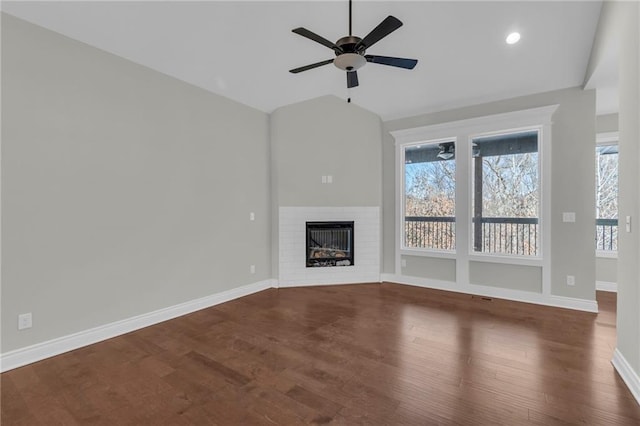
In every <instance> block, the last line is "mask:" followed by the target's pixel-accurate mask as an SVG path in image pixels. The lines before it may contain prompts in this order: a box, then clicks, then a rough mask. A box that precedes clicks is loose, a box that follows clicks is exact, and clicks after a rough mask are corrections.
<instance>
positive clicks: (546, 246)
mask: <svg viewBox="0 0 640 426" xmlns="http://www.w3.org/2000/svg"><path fill="white" fill-rule="evenodd" d="M557 108H558V105H557V104H556V105H549V106H543V107H538V108H532V109H526V110H520V111H513V112H507V113H500V114H494V115H488V116H482V117H475V118H468V119H463V120H458V121H451V122H445V123H439V124H434V125H427V126H422V127H415V128H408V129H399V130H393V131H391V132H390V133H391V135H392V136H393V137H394V139H395V145H396V184H395V188H396V197H395V198H396V200H395V203H396V209H395V212H396V220H395V271H396V274H398V275H402V262H401V260H402V256H404V255H410V256H429V257H446V258H450V259H453V260H455V268H456V282H458V283H463V284H470V283H469V265H470V263H471V262H491V263H502V264H515V265H524V266H539V267H542V294H545V295H548V294H550V292H551V256H550V252H551V235H550V224H551V179H550V176H551V117H552V115H553V114H554V112H555V111H556V110H557ZM522 129H536V130H538V137H539V139H538V168H539V185H540V186H539V188H540V205H539V212H540V213H539V216H540V217H539V235H540V242H539V244H540V246H539V250H538V256H536V257H535V258H534V257H532V256H512V255H511V256H506V255H502V254H500V255H498V254H483V253H476V252H473V251H472V249H473V247H472V245H471V243H470V241H471V240H470V237H471V227H470V224H471V218H472V211H471V196H472V194H471V179H472V173H471V167H470V165H471V158H472V142H471V139H472V138H473V137H477V135H480V134H488V133H492V132H496V133H501V134H502V133H508V132H510V131H514V132H515V131H518V130H522ZM441 139H449V140H455V141H456V210H455V211H456V251H455V253H437V252H434V251H428V250H420V251H416V250H410V251H409V250H404V249H403V248H402V244H401V239H402V238H403V237H404V235H403V234H402V224H403V223H404V220H403V216H402V214H403V209H402V203H403V201H404V197H403V196H401V195H402V194H403V193H404V183H403V174H404V168H403V167H402V161H404V158H403V156H402V149H403V146H405V145H408V144H415V143H417V142H424V141H431V140H441ZM462 239H464V241H462ZM465 247H466V249H465Z"/></svg>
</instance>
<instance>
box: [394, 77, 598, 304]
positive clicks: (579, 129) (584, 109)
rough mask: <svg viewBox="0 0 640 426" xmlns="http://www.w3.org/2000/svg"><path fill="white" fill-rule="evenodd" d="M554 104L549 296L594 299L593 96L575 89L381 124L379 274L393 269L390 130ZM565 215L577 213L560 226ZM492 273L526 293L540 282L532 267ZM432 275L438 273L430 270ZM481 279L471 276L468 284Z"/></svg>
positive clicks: (589, 92) (501, 284)
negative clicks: (570, 279) (568, 277)
mask: <svg viewBox="0 0 640 426" xmlns="http://www.w3.org/2000/svg"><path fill="white" fill-rule="evenodd" d="M553 104H559V107H558V110H557V111H556V113H555V114H554V116H553V125H552V133H553V136H552V137H553V140H552V153H551V156H552V165H551V168H552V170H551V174H552V182H551V186H552V194H551V215H552V221H551V234H552V241H551V292H552V294H555V295H560V296H568V297H575V298H580V299H587V300H595V262H594V250H595V244H594V238H595V230H594V226H593V223H594V215H595V213H594V212H595V197H594V196H593V194H594V190H595V184H594V180H595V166H594V162H595V153H594V152H595V92H594V91H584V90H582V89H581V88H577V87H576V88H569V89H563V90H557V91H553V92H547V93H540V94H535V95H530V96H523V97H519V98H514V99H508V100H503V101H498V102H492V103H488V104H483V105H476V106H471V107H466V108H460V109H456V110H450V111H442V112H437V113H432V114H425V115H420V116H415V117H409V118H404V119H399V120H393V121H388V122H385V123H384V127H383V130H384V141H383V164H384V176H383V190H384V202H383V218H384V224H383V236H384V246H383V253H384V263H383V272H386V273H394V268H395V264H394V258H395V257H394V256H395V245H394V241H395V240H394V238H395V237H394V230H395V228H394V227H395V220H396V218H395V196H396V194H395V183H394V182H395V167H396V164H395V151H394V139H393V137H392V136H391V135H390V134H389V132H390V131H393V130H399V129H408V128H413V127H419V126H426V125H432V124H438V123H446V122H450V121H456V120H462V119H467V118H473V117H482V116H487V115H491V114H499V113H505V112H511V111H518V110H524V109H529V108H535V107H541V106H546V105H553ZM566 211H571V212H576V216H577V219H576V222H575V223H563V222H562V212H566ZM492 267H493V266H487V267H486V268H492ZM486 268H485V269H486ZM494 269H495V270H494V272H495V274H496V275H498V274H502V273H504V274H506V275H504V276H503V278H504V279H503V280H501V283H499V282H497V281H496V282H495V283H494V285H497V286H502V287H506V288H513V289H521V288H519V287H520V286H519V285H516V284H514V283H515V282H518V281H520V282H526V283H529V284H530V285H527V288H526V289H527V290H530V291H534V290H535V289H537V288H539V285H538V284H537V283H535V282H534V281H535V280H539V279H540V271H539V270H537V269H536V268H516V269H513V268H506V269H505V268H498V267H495V268H494ZM482 273H483V274H485V273H486V271H484V269H483V272H482ZM431 274H437V273H436V272H435V271H434V272H432V273H431ZM522 274H524V275H522ZM566 275H574V276H575V278H576V285H575V286H573V287H569V286H567V285H566V278H565V277H566ZM425 278H432V276H431V275H429V276H425ZM481 279H482V276H477V277H474V276H471V282H475V281H478V280H481ZM532 283H534V284H535V285H534V284H532Z"/></svg>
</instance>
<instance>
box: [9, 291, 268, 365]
mask: <svg viewBox="0 0 640 426" xmlns="http://www.w3.org/2000/svg"><path fill="white" fill-rule="evenodd" d="M272 287H277V280H264V281H259V282H256V283H253V284H248V285H244V286H242V287H238V288H234V289H231V290H227V291H223V292H221V293H216V294H212V295H210V296H205V297H202V298H199V299H195V300H190V301H188V302H184V303H180V304H178V305H174V306H170V307H168V308H163V309H158V310H157V311H153V312H148V313H146V314H142V315H137V316H135V317H131V318H127V319H124V320H120V321H116V322H112V323H110V324H105V325H101V326H99V327H95V328H91V329H88V330H83V331H80V332H78V333H74V334H70V335H67V336H63V337H59V338H56V339H52V340H48V341H46V342H42V343H37V344H35V345H32V346H27V347H24V348H20V349H16V350H13V351H10V352H6V353H3V354H1V355H0V372H5V371H8V370H12V369H14V368H18V367H22V366H23V365H27V364H31V363H33V362H36V361H40V360H43V359H45V358H49V357H52V356H55V355H59V354H62V353H65V352H69V351H72V350H74V349H78V348H81V347H84V346H88V345H91V344H94V343H98V342H100V341H103V340H106V339H110V338H112V337H116V336H120V335H122V334H125V333H129V332H131V331H135V330H139V329H141V328H144V327H148V326H150V325H154V324H158V323H160V322H163V321H167V320H170V319H172V318H176V317H179V316H182V315H186V314H190V313H192V312H195V311H199V310H201V309H205V308H208V307H211V306H215V305H219V304H220V303H224V302H228V301H230V300H233V299H237V298H239V297H243V296H248V295H250V294H253V293H257V292H259V291H262V290H266V289H268V288H272Z"/></svg>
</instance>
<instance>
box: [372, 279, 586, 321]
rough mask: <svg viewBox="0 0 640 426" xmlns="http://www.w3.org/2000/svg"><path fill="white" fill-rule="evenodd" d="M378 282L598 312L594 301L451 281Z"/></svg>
mask: <svg viewBox="0 0 640 426" xmlns="http://www.w3.org/2000/svg"><path fill="white" fill-rule="evenodd" d="M380 280H381V281H388V282H393V283H398V284H407V285H413V286H417V287H425V288H432V289H436V290H446V291H453V292H456V293H465V294H473V295H476V296H485V297H496V298H498V299H506V300H513V301H515V302H525V303H534V304H537V305H545V306H554V307H557V308H566V309H574V310H578V311H586V312H595V313H597V312H598V302H596V301H595V300H586V299H576V298H573V297H564V296H555V295H544V294H542V293H534V292H530V291H522V290H512V289H507V288H499V287H491V286H484V285H476V284H459V283H454V282H451V281H440V280H431V279H428V278H420V277H411V276H406V275H396V274H380Z"/></svg>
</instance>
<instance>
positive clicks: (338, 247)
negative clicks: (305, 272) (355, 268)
mask: <svg viewBox="0 0 640 426" xmlns="http://www.w3.org/2000/svg"><path fill="white" fill-rule="evenodd" d="M306 247H307V249H306V250H307V267H331V266H351V265H353V264H354V256H353V254H354V253H353V222H307V244H306Z"/></svg>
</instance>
